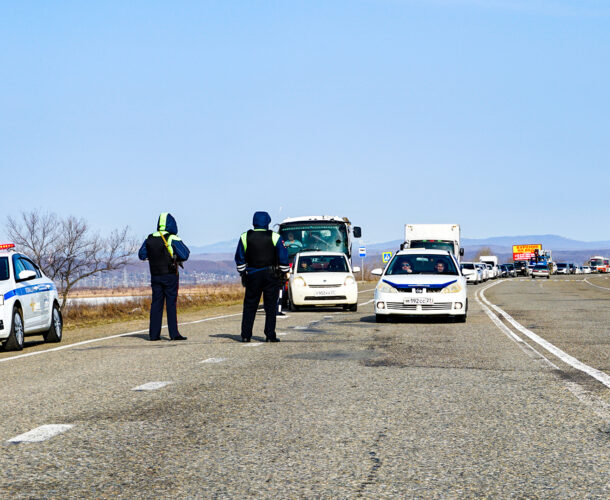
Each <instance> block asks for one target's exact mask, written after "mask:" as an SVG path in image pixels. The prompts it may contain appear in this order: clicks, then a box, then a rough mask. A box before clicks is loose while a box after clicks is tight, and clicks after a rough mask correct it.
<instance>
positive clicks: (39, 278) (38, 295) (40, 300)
mask: <svg viewBox="0 0 610 500" xmlns="http://www.w3.org/2000/svg"><path fill="white" fill-rule="evenodd" d="M21 262H23V263H24V265H25V268H26V269H27V270H28V271H34V272H35V273H36V278H34V279H33V280H32V284H33V285H34V286H35V287H36V291H35V293H34V294H33V295H34V296H35V299H34V300H35V302H36V311H35V315H36V319H37V321H36V326H44V325H46V324H47V323H48V322H49V320H50V318H51V311H50V307H49V305H50V301H49V294H50V290H51V287H50V284H49V283H47V282H48V279H47V278H46V276H43V274H42V272H41V271H40V269H39V268H38V266H37V265H36V264H34V263H33V262H32V261H31V260H30V259H28V258H27V257H24V256H23V255H22V256H21Z"/></svg>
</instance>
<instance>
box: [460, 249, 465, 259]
mask: <svg viewBox="0 0 610 500" xmlns="http://www.w3.org/2000/svg"><path fill="white" fill-rule="evenodd" d="M460 257H464V249H463V248H460Z"/></svg>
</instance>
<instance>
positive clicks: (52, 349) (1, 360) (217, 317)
mask: <svg viewBox="0 0 610 500" xmlns="http://www.w3.org/2000/svg"><path fill="white" fill-rule="evenodd" d="M233 316H241V313H235V314H225V315H223V316H213V317H211V318H203V319H198V320H196V321H187V322H185V323H178V326H183V325H194V324H196V323H203V322H204V321H212V320H215V319H224V318H231V317H233ZM163 328H167V326H166V325H164V326H163ZM137 333H148V329H146V330H135V331H133V332H126V333H119V334H117V335H110V336H108V337H100V338H97V339H90V340H83V341H82V342H75V343H74V344H67V345H62V346H59V347H53V348H51V349H45V350H44V351H36V352H28V353H26V354H18V355H17V356H11V357H10V358H4V359H0V363H4V362H5V361H11V360H13V359H20V358H27V357H29V356H38V355H39V354H46V353H48V352H57V351H63V350H64V349H72V348H73V347H78V346H81V345H85V344H92V343H94V342H101V341H103V340H110V339H117V338H119V337H129V336H130V335H136V334H137Z"/></svg>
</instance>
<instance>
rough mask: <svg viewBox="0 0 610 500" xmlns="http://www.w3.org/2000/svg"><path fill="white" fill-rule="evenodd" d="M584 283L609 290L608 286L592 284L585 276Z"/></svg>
mask: <svg viewBox="0 0 610 500" xmlns="http://www.w3.org/2000/svg"><path fill="white" fill-rule="evenodd" d="M585 283H586V284H587V285H591V286H594V287H595V288H601V289H602V290H610V288H608V287H606V286H599V285H594V284H593V283H591V282H590V281H587V278H585Z"/></svg>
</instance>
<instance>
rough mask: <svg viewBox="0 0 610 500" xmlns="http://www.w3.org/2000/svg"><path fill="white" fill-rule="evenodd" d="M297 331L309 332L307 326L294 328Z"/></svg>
mask: <svg viewBox="0 0 610 500" xmlns="http://www.w3.org/2000/svg"><path fill="white" fill-rule="evenodd" d="M293 328H294V329H295V330H307V328H308V327H307V326H293Z"/></svg>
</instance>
